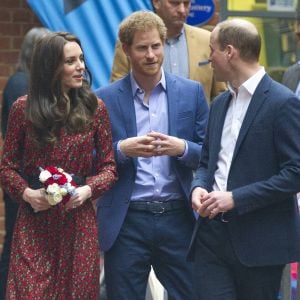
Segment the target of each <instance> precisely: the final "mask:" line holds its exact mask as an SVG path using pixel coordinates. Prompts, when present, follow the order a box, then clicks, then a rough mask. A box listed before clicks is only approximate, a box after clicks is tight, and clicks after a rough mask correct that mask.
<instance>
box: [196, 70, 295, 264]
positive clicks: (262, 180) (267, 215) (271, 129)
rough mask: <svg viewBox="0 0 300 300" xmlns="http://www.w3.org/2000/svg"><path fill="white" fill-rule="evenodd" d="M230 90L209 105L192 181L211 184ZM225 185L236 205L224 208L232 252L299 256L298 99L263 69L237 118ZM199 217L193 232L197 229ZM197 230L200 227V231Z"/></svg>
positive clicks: (273, 258)
mask: <svg viewBox="0 0 300 300" xmlns="http://www.w3.org/2000/svg"><path fill="white" fill-rule="evenodd" d="M230 99H231V95H230V93H229V92H224V93H223V94H221V95H220V96H218V97H217V98H216V99H215V101H214V103H213V105H212V107H211V111H210V118H209V122H208V129H207V135H206V138H205V142H204V145H203V150H202V157H201V162H200V166H199V169H198V170H197V172H196V175H195V179H194V181H193V183H192V189H193V188H195V187H196V186H200V187H204V188H205V189H207V190H208V191H211V190H212V186H213V183H214V173H215V170H216V168H217V161H218V154H219V151H220V140H221V135H222V129H223V124H224V120H225V115H226V111H227V108H228V104H229V102H230ZM227 190H228V191H232V193H233V198H234V202H235V208H234V209H233V210H232V211H230V212H227V213H226V218H227V219H228V220H229V222H228V223H227V225H226V226H228V229H229V234H230V238H231V241H232V244H233V248H234V250H235V253H236V255H237V256H238V258H239V259H240V261H241V262H242V263H243V264H245V265H247V266H260V265H276V264H285V263H289V262H292V261H299V260H300V217H299V210H298V207H297V201H296V198H295V194H296V192H298V191H300V101H299V100H298V99H297V98H296V97H295V95H294V94H293V93H292V92H291V91H290V90H289V89H287V88H286V87H284V86H283V85H281V84H279V83H277V82H275V81H274V80H272V79H271V78H270V77H269V76H268V75H267V74H266V75H265V76H264V77H263V79H262V80H261V82H260V83H259V85H258V87H257V89H256V91H255V93H254V95H253V97H252V99H251V102H250V105H249V108H248V111H247V113H246V116H245V119H244V122H243V124H242V127H241V130H240V133H239V136H238V139H237V143H236V147H235V150H234V154H233V158H232V164H231V167H230V170H229V176H228V181H227ZM202 221H203V219H202V218H199V219H198V222H197V224H196V226H195V231H194V237H193V239H192V243H191V250H190V255H192V253H193V246H194V238H195V235H196V233H197V231H198V230H200V231H201V222H202ZM199 234H200V233H199Z"/></svg>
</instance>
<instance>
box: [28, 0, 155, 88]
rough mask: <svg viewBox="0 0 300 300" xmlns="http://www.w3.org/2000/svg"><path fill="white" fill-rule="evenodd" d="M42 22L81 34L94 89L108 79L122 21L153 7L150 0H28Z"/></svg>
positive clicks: (49, 26) (105, 82) (57, 28)
mask: <svg viewBox="0 0 300 300" xmlns="http://www.w3.org/2000/svg"><path fill="white" fill-rule="evenodd" d="M27 2H28V4H29V5H30V7H31V8H32V10H33V11H34V13H35V14H36V15H37V16H38V18H39V19H40V21H41V22H42V24H43V25H44V26H45V27H47V28H49V29H50V30H52V31H68V32H71V33H73V34H75V35H76V36H78V37H79V39H80V40H81V43H82V47H83V50H84V54H85V57H86V62H87V66H88V68H89V69H90V71H91V73H92V75H93V88H94V89H95V88H98V87H100V86H103V85H105V84H107V83H108V82H109V78H110V73H111V67H112V62H113V56H114V48H115V43H116V39H117V33H118V27H119V24H120V22H121V21H122V20H123V19H124V18H125V17H126V16H128V15H129V14H130V13H132V12H133V11H137V10H141V9H148V10H151V9H152V5H151V0H129V1H124V0H27Z"/></svg>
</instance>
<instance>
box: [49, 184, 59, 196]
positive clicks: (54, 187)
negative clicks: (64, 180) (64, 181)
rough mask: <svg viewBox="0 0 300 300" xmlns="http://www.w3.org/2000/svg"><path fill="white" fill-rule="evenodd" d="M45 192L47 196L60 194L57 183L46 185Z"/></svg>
mask: <svg viewBox="0 0 300 300" xmlns="http://www.w3.org/2000/svg"><path fill="white" fill-rule="evenodd" d="M46 192H47V193H48V194H55V193H59V192H60V186H59V185H58V184H57V183H52V184H50V185H48V187H47V189H46Z"/></svg>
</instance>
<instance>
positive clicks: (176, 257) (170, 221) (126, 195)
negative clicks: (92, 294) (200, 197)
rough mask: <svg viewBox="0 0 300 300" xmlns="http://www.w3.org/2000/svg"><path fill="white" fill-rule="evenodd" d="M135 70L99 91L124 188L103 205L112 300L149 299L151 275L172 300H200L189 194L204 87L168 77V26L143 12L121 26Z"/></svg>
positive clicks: (204, 109) (118, 186) (202, 123)
mask: <svg viewBox="0 0 300 300" xmlns="http://www.w3.org/2000/svg"><path fill="white" fill-rule="evenodd" d="M119 38H120V41H121V42H122V47H123V50H124V51H125V53H126V55H127V57H128V58H129V60H130V62H131V65H132V71H131V72H130V73H129V74H128V75H127V76H125V77H124V78H123V79H120V80H118V81H115V82H113V83H112V84H110V85H108V86H106V87H102V88H100V89H99V90H97V91H96V94H97V96H99V97H100V98H101V99H103V101H104V102H105V104H106V106H107V110H108V112H109V115H110V120H111V126H112V134H113V147H114V152H115V157H116V161H117V167H118V176H119V178H118V181H117V182H116V183H115V185H114V186H113V188H112V189H111V190H110V191H108V192H107V193H105V194H104V195H103V196H102V198H101V200H100V201H98V203H97V218H98V220H97V221H98V227H99V240H100V246H101V249H102V250H103V251H104V264H105V281H106V287H107V298H108V299H109V300H119V299H135V300H137V299H141V300H142V299H145V293H146V286H147V281H148V276H149V273H150V270H151V267H153V270H154V272H155V274H156V276H157V278H158V280H159V281H160V282H161V284H162V285H163V286H164V287H165V289H166V290H167V292H168V297H169V299H194V292H193V288H192V284H191V282H192V276H191V275H192V273H191V272H192V267H193V264H192V263H189V262H187V261H186V254H187V249H188V245H189V242H190V239H191V236H192V229H193V225H194V223H195V216H194V214H193V211H192V209H191V206H190V202H189V198H188V192H189V188H190V184H191V181H192V178H193V170H194V169H195V168H196V167H197V166H198V163H199V159H200V155H201V149H202V141H203V137H204V134H205V129H206V122H207V117H208V105H207V103H206V99H205V96H204V91H203V89H202V87H201V85H200V84H199V83H198V82H195V81H192V80H189V79H185V78H183V77H180V76H176V75H173V74H169V73H167V72H164V70H163V68H162V62H163V58H164V42H165V38H166V27H165V25H164V23H163V21H162V19H161V18H160V17H159V16H157V15H156V14H154V13H153V12H145V11H139V12H135V13H133V14H131V15H130V16H128V17H127V18H126V19H125V20H123V22H122V23H121V24H120V27H119Z"/></svg>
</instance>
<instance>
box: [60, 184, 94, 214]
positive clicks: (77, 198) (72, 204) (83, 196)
mask: <svg viewBox="0 0 300 300" xmlns="http://www.w3.org/2000/svg"><path fill="white" fill-rule="evenodd" d="M91 196H92V190H91V188H90V187H89V186H88V185H84V186H80V187H78V188H76V190H75V193H74V195H73V196H72V197H71V198H70V200H69V201H68V202H67V204H66V208H67V209H72V208H77V207H79V206H81V205H82V204H83V203H84V202H85V201H86V200H87V199H89V198H91Z"/></svg>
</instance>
